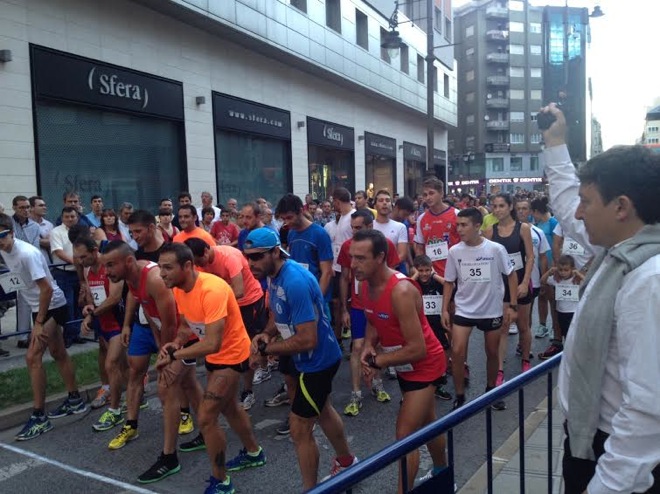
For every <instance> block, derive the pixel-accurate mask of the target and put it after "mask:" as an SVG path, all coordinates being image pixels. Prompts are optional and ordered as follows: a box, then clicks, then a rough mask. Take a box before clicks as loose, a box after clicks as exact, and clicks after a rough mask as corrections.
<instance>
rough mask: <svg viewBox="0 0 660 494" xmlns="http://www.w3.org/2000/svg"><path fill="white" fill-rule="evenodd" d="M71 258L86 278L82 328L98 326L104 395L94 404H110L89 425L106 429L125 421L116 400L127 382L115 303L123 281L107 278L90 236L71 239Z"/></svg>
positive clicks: (85, 330)
mask: <svg viewBox="0 0 660 494" xmlns="http://www.w3.org/2000/svg"><path fill="white" fill-rule="evenodd" d="M73 258H74V260H75V261H76V262H77V263H79V264H80V265H82V267H83V269H84V275H85V281H86V282H87V289H86V293H85V299H86V300H85V307H84V308H83V311H82V313H83V316H84V317H85V318H84V319H83V322H82V330H83V332H84V333H86V334H89V333H91V332H93V329H92V327H93V322H94V320H96V322H97V324H98V327H100V334H99V336H100V338H99V374H100V375H101V381H102V382H103V387H102V388H101V389H100V390H99V391H100V393H99V396H100V397H105V399H104V400H100V404H99V405H97V407H101V406H103V405H104V404H105V403H106V402H107V400H108V398H109V405H110V406H109V408H108V410H106V411H105V412H104V413H103V414H102V415H101V417H100V418H99V420H98V422H96V423H95V424H94V425H93V426H92V427H93V428H94V430H95V431H106V430H109V429H112V428H113V427H114V426H115V425H119V424H121V423H122V422H123V421H124V418H123V417H122V415H121V410H120V407H119V400H120V398H121V391H122V389H123V387H124V385H125V384H126V378H127V375H126V370H127V363H126V349H125V348H124V346H123V345H122V344H121V338H119V337H118V336H119V335H120V334H121V322H120V320H119V317H120V314H119V311H118V306H119V303H120V302H121V294H122V289H123V287H124V283H123V282H120V283H112V282H111V281H110V280H109V278H108V276H107V273H106V272H105V267H104V266H103V264H102V263H101V259H100V257H99V248H98V246H97V245H96V242H95V241H94V240H93V239H92V238H91V237H81V238H78V239H77V240H76V241H75V242H74V243H73ZM106 385H107V386H108V387H107V388H106V387H105V386H106ZM106 390H107V391H106ZM95 401H96V400H95ZM92 406H93V407H94V404H93V405H92Z"/></svg>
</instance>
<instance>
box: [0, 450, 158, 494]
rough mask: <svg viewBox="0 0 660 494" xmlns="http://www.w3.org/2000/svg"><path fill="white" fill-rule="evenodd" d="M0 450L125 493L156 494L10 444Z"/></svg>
mask: <svg viewBox="0 0 660 494" xmlns="http://www.w3.org/2000/svg"><path fill="white" fill-rule="evenodd" d="M0 448H2V449H6V450H7V451H11V452H13V453H17V454H19V455H23V456H27V457H28V458H31V459H33V460H37V461H39V462H42V463H47V464H49V465H52V466H54V467H57V468H60V469H62V470H65V471H67V472H70V473H75V474H77V475H80V476H82V477H86V478H88V479H93V480H97V481H99V482H103V483H104V484H110V485H114V486H116V487H119V488H121V489H124V491H126V492H137V493H139V494H156V493H155V492H154V491H150V490H148V489H143V488H141V487H137V486H134V485H131V484H128V483H126V482H122V481H121V480H116V479H113V478H110V477H106V476H104V475H99V474H97V473H93V472H88V471H86V470H81V469H80V468H76V467H72V466H70V465H66V464H64V463H61V462H59V461H56V460H51V459H50V458H46V457H45V456H41V455H38V454H36V453H33V452H31V451H26V450H24V449H21V448H17V447H15V446H11V445H10V444H6V443H2V442H0Z"/></svg>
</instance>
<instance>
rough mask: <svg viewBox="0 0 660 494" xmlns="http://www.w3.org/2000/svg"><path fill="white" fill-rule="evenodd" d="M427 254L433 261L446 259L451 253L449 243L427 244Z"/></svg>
mask: <svg viewBox="0 0 660 494" xmlns="http://www.w3.org/2000/svg"><path fill="white" fill-rule="evenodd" d="M426 255H427V256H429V258H430V259H431V261H444V260H445V259H447V256H448V255H449V244H447V242H434V243H432V244H426Z"/></svg>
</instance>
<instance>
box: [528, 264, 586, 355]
mask: <svg viewBox="0 0 660 494" xmlns="http://www.w3.org/2000/svg"><path fill="white" fill-rule="evenodd" d="M582 280H584V274H583V273H582V272H581V271H579V270H578V269H576V266H575V259H573V257H572V256H569V255H566V254H564V255H562V256H560V257H559V260H558V261H557V265H556V266H554V267H552V268H550V269H549V270H548V271H547V272H546V273H545V274H544V275H543V276H542V277H541V283H543V284H546V285H549V286H551V287H554V289H555V302H557V320H558V322H559V328H560V329H561V335H562V338H563V339H564V340H565V339H566V335H567V334H568V328H569V327H570V325H571V321H572V320H573V314H575V309H576V308H577V305H578V301H579V293H578V292H579V289H580V283H582ZM563 349H564V345H563V341H559V340H552V341H551V342H550V346H549V347H548V349H547V350H546V351H545V352H542V353H539V358H540V359H541V360H546V359H549V358H550V357H552V356H553V355H556V354H557V353H559V352H561V351H562V350H563Z"/></svg>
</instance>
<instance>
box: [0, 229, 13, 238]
mask: <svg viewBox="0 0 660 494" xmlns="http://www.w3.org/2000/svg"><path fill="white" fill-rule="evenodd" d="M10 233H11V230H2V231H1V232H0V238H5V237H6V236H7V235H9V234H10Z"/></svg>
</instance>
